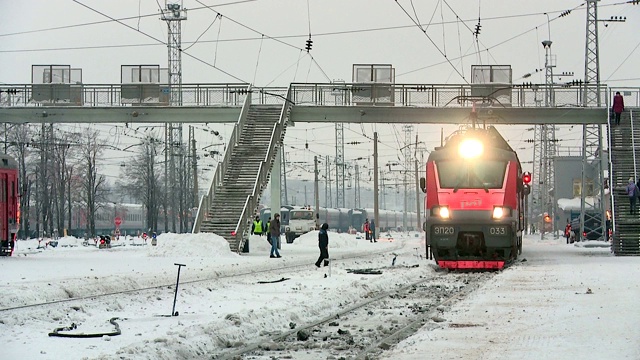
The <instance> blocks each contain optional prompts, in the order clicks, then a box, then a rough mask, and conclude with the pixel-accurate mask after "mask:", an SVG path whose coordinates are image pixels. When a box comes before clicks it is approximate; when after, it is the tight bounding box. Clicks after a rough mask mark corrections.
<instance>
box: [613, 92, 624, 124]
mask: <svg viewBox="0 0 640 360" xmlns="http://www.w3.org/2000/svg"><path fill="white" fill-rule="evenodd" d="M611 108H612V109H613V113H614V114H615V115H616V125H620V114H622V112H623V111H624V98H623V97H622V95H620V91H616V95H615V96H614V97H613V106H612V107H611Z"/></svg>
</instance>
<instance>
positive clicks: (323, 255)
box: [316, 223, 329, 267]
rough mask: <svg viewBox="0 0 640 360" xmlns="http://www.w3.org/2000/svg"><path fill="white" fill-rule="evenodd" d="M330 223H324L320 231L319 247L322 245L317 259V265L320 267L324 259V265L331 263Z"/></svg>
mask: <svg viewBox="0 0 640 360" xmlns="http://www.w3.org/2000/svg"><path fill="white" fill-rule="evenodd" d="M327 229H329V224H327V223H324V224H322V226H321V227H320V232H318V247H320V257H319V258H318V261H316V266H317V267H320V263H322V260H324V266H327V265H329V234H327Z"/></svg>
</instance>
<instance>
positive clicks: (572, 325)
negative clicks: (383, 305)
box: [0, 232, 640, 360]
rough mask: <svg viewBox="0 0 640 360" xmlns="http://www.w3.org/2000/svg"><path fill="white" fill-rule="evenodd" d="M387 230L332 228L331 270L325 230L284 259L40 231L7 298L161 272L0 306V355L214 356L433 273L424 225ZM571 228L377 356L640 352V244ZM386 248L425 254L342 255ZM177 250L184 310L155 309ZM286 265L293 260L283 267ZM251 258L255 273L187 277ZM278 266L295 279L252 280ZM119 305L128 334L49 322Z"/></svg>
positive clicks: (219, 271) (531, 247)
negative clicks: (412, 230) (588, 237)
mask: <svg viewBox="0 0 640 360" xmlns="http://www.w3.org/2000/svg"><path fill="white" fill-rule="evenodd" d="M392 236H393V237H392V239H384V240H381V241H380V242H378V243H375V244H372V243H370V242H368V241H365V240H363V239H362V238H357V236H356V235H347V234H335V233H330V234H329V238H330V245H329V253H330V255H331V257H332V258H335V259H336V261H335V263H334V264H333V265H332V266H331V274H330V276H328V277H326V278H325V274H327V275H329V269H328V268H321V269H316V267H315V266H314V265H313V263H314V262H315V260H316V258H317V256H318V253H319V251H318V249H317V232H312V233H309V234H307V235H305V236H303V237H301V238H299V239H297V240H296V241H295V242H294V243H293V244H286V243H283V244H282V250H281V254H282V256H283V257H282V258H281V259H271V258H269V257H268V252H269V244H268V243H267V242H266V239H265V238H260V237H253V238H252V239H251V242H250V248H251V252H250V253H249V254H243V255H238V254H235V253H232V252H230V251H229V249H228V245H227V243H226V242H225V241H224V240H223V239H221V238H220V237H218V236H215V235H209V234H199V235H175V234H165V235H161V236H159V238H158V246H156V247H152V246H151V245H150V244H147V245H142V246H132V242H133V241H134V240H132V239H125V240H120V241H118V242H117V245H120V244H121V243H122V244H123V245H121V246H114V247H113V248H111V249H98V248H96V247H95V245H94V246H82V241H81V240H77V239H73V238H63V239H60V240H59V243H58V246H57V247H55V248H51V247H49V248H47V249H36V248H37V247H38V243H37V241H35V240H31V241H21V242H19V245H18V249H17V251H16V254H15V255H16V256H14V257H10V258H0V273H1V274H3V276H2V280H0V293H1V294H2V296H0V307H1V308H6V307H11V306H17V305H22V304H30V303H35V302H42V301H50V300H58V299H63V298H68V297H79V296H88V295H93V294H98V293H109V292H113V291H120V290H126V289H136V288H140V287H148V286H153V285H167V286H164V287H161V288H159V289H152V290H146V291H143V292H135V293H129V294H124V295H117V296H108V297H100V298H95V299H86V300H78V301H77V302H76V301H74V302H67V303H60V304H54V305H49V306H48V307H46V308H41V307H37V308H36V307H34V308H26V309H21V310H12V311H4V312H0V343H2V348H1V350H0V359H43V360H47V359H65V360H69V359H84V358H87V359H95V358H101V359H192V358H203V359H204V358H209V357H208V356H207V354H211V353H212V352H214V351H215V350H216V349H218V350H219V349H220V348H221V347H225V346H234V345H238V344H242V343H246V342H250V341H251V340H252V339H255V338H256V336H258V335H265V334H268V333H271V332H281V331H285V330H287V329H289V324H290V323H291V322H294V323H298V324H305V323H309V322H311V321H313V320H317V319H319V318H322V317H324V316H327V315H329V314H332V313H333V312H335V311H336V309H337V308H338V307H339V306H342V305H344V304H346V303H354V302H357V301H359V300H360V299H361V298H362V297H365V296H367V294H369V293H370V292H372V291H377V290H380V289H385V288H389V287H392V286H395V285H396V284H399V283H403V282H409V281H411V280H412V279H413V280H415V278H416V277H417V276H420V275H424V276H434V274H435V273H436V272H435V270H434V268H433V266H428V265H430V264H432V262H431V261H428V260H425V259H421V258H420V257H419V256H416V254H417V255H420V254H422V253H423V252H424V250H423V249H424V243H423V240H421V238H420V237H416V236H415V234H408V235H403V234H392ZM135 242H136V243H143V241H142V240H141V239H135ZM563 242H564V239H563V238H560V239H558V240H546V241H540V240H539V236H531V237H527V238H526V239H525V248H524V254H523V258H525V259H526V260H527V261H525V262H522V263H519V264H517V265H515V266H512V267H510V268H508V269H506V270H504V271H502V272H501V273H500V274H498V275H497V276H496V277H494V278H493V279H492V280H490V281H489V282H488V283H486V284H485V285H484V286H483V287H482V288H480V289H479V290H477V291H476V292H474V293H472V294H471V295H470V296H469V297H467V298H466V299H464V300H462V301H461V302H459V303H457V304H454V305H453V306H452V307H451V308H448V309H447V310H446V311H445V312H444V313H443V314H441V317H443V318H444V319H446V321H445V322H442V323H430V324H429V325H428V326H426V327H425V328H424V330H423V331H419V332H418V333H416V334H415V335H414V336H412V337H410V338H408V339H406V340H404V341H403V342H402V343H400V344H399V345H398V346H397V347H395V348H392V349H391V350H389V351H388V352H386V353H384V355H383V356H382V357H381V358H383V359H424V358H429V359H457V358H461V359H462V358H463V359H498V358H500V359H512V358H518V359H540V358H546V359H565V358H579V359H640V340H639V339H640V329H639V328H638V326H637V325H638V324H640V312H638V311H637V307H636V305H635V303H636V302H637V299H638V297H639V296H640V285H638V281H637V278H638V275H640V258H634V257H613V256H612V255H611V254H610V252H609V250H608V248H600V247H583V246H574V245H565V244H563ZM593 244H597V243H592V244H591V245H593ZM113 245H116V242H114V244H113ZM578 245H584V244H580V243H579V244H578ZM383 250H387V251H389V252H394V253H396V254H398V259H397V261H396V265H414V264H419V265H420V267H418V268H412V269H409V270H406V271H401V272H400V271H398V272H395V271H385V272H384V273H383V274H382V275H380V276H376V277H371V276H369V277H367V276H360V275H354V274H351V273H348V272H347V271H346V269H347V268H350V267H359V268H362V267H380V266H383V265H384V266H389V265H390V264H391V260H392V257H393V256H392V255H391V254H390V253H387V254H382V255H372V256H369V257H365V258H362V259H361V260H344V261H341V260H338V259H340V258H341V257H343V256H347V255H349V254H367V253H372V252H378V251H383ZM174 263H182V264H186V267H184V268H182V270H181V273H180V280H181V285H180V288H179V292H178V298H177V304H176V310H177V311H179V316H176V317H161V316H157V315H166V314H170V312H171V310H172V305H173V300H174V285H175V281H176V274H177V268H178V267H177V266H176V265H174ZM281 265H289V266H291V267H290V268H288V269H284V270H275V268H276V267H279V266H281ZM298 265H299V266H298ZM255 270H258V273H257V274H252V275H245V276H241V277H236V278H232V279H218V280H208V281H204V282H194V283H190V282H192V281H195V280H198V279H210V278H215V277H216V276H222V275H226V274H242V273H248V272H250V271H255ZM283 277H285V278H290V279H289V280H286V281H282V282H278V283H270V284H259V283H258V282H259V281H273V280H277V279H281V278H283ZM445 278H446V277H445ZM112 317H119V318H120V319H121V320H119V325H120V329H121V330H122V335H120V336H113V337H103V338H91V339H68V338H56V337H49V336H48V335H47V334H48V333H49V332H51V331H52V330H53V329H54V328H57V327H63V326H69V325H70V324H71V323H75V324H77V326H78V329H77V330H76V331H77V332H84V333H92V332H103V331H106V332H108V331H111V330H112V329H113V326H112V325H111V324H109V322H108V320H109V319H110V318H112ZM427 329H430V330H429V331H427ZM300 356H302V354H300ZM294 358H300V359H302V357H294ZM305 359H311V357H308V356H307V357H305Z"/></svg>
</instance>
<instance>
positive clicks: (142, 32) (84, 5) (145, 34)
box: [72, 0, 248, 83]
mask: <svg viewBox="0 0 640 360" xmlns="http://www.w3.org/2000/svg"><path fill="white" fill-rule="evenodd" d="M72 1H73V2H75V3H77V4H79V5H81V6H83V7H86V8H87V9H89V10H91V11H93V12H96V13H98V14H100V15H102V16H104V17H107V18H110V19H113V20H114V21H116V22H117V23H118V24H121V25H123V26H125V27H127V28H129V29H131V30H133V31H136V32H138V33H140V34H142V35H144V36H146V37H148V38H151V39H153V40H155V41H157V42H159V43H161V44H164V45H167V43H166V42H164V41H162V40H160V39H158V38H156V37H154V36H152V35H149V34H147V33H145V32H144V31H140V30H136V29H135V28H134V27H132V26H130V25H127V24H125V23H123V22H122V21H119V20H116V19H114V18H113V17H111V16H109V15H107V14H105V13H103V12H101V11H99V10H96V9H94V8H92V7H90V6H88V5H86V4H83V3H82V2H80V1H79V0H72ZM181 53H182V54H184V55H186V56H188V57H190V58H192V59H194V60H196V61H198V62H200V63H203V64H205V65H208V66H210V67H212V68H214V69H216V70H218V71H220V72H222V73H223V74H225V75H227V76H229V77H231V78H233V79H235V80H238V81H240V82H244V83H248V81H245V80H242V79H241V78H239V77H237V76H235V75H233V74H231V73H229V72H227V71H225V70H222V69H220V68H219V67H217V66H214V65H213V64H211V63H209V62H207V61H205V60H202V59H200V58H198V57H196V56H194V55H191V54H189V53H187V52H185V51H181Z"/></svg>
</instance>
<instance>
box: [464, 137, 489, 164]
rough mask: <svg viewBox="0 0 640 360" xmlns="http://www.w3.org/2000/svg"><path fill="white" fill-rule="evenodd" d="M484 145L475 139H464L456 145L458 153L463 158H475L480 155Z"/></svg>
mask: <svg viewBox="0 0 640 360" xmlns="http://www.w3.org/2000/svg"><path fill="white" fill-rule="evenodd" d="M483 149H484V147H483V146H482V143H481V142H480V141H478V140H476V139H465V140H462V142H460V145H458V153H459V154H460V156H461V157H463V158H464V159H475V158H477V157H479V156H480V155H482V152H483Z"/></svg>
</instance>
